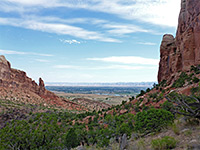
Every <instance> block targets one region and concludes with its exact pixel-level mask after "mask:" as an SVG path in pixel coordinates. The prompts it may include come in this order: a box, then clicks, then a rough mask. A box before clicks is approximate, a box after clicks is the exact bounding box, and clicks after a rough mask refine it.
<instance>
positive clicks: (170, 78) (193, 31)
mask: <svg viewBox="0 0 200 150" xmlns="http://www.w3.org/2000/svg"><path fill="white" fill-rule="evenodd" d="M199 64H200V1H199V0H182V1H181V11H180V14H179V20H178V29H177V33H176V37H175V38H174V37H173V35H169V34H166V35H164V36H163V40H162V43H161V46H160V64H159V72H158V82H159V83H160V82H161V81H163V80H167V82H168V84H170V83H173V82H174V81H175V80H176V79H177V78H178V76H179V75H180V72H182V71H189V70H190V68H191V66H192V65H194V66H196V65H199Z"/></svg>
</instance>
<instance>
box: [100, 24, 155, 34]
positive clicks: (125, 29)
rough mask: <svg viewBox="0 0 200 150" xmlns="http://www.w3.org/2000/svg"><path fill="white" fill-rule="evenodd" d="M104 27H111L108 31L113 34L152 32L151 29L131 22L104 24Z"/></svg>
mask: <svg viewBox="0 0 200 150" xmlns="http://www.w3.org/2000/svg"><path fill="white" fill-rule="evenodd" d="M103 28H107V29H109V30H108V32H109V33H111V34H119V35H124V34H129V33H135V32H152V31H150V30H146V29H143V28H142V27H139V26H136V25H130V24H108V23H107V24H104V25H103Z"/></svg>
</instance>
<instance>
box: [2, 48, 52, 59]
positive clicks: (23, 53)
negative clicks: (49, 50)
mask: <svg viewBox="0 0 200 150" xmlns="http://www.w3.org/2000/svg"><path fill="white" fill-rule="evenodd" d="M0 54H2V55H5V54H7V55H37V56H46V57H50V56H53V55H51V54H42V53H33V52H21V51H12V50H2V49H0Z"/></svg>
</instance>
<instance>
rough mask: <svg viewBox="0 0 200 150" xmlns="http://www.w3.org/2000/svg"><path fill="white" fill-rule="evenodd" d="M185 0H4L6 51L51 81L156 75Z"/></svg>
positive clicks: (1, 45)
mask: <svg viewBox="0 0 200 150" xmlns="http://www.w3.org/2000/svg"><path fill="white" fill-rule="evenodd" d="M179 10H180V0H51V1H49V0H1V1H0V54H2V55H5V56H6V58H7V59H8V60H9V61H10V62H11V64H12V67H13V68H17V69H20V70H24V71H26V72H27V74H28V76H29V77H31V78H33V79H34V80H36V81H37V80H38V78H39V77H42V78H43V79H44V80H45V81H46V82H142V81H146V82H147V81H156V80H157V71H158V62H159V55H160V54H159V47H160V43H161V40H162V36H163V34H165V33H171V34H173V35H175V33H176V27H177V22H178V14H179Z"/></svg>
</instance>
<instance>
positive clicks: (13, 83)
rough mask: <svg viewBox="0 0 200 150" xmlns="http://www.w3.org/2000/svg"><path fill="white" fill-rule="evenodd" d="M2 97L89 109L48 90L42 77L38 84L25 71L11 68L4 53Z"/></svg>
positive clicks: (0, 72) (0, 62)
mask: <svg viewBox="0 0 200 150" xmlns="http://www.w3.org/2000/svg"><path fill="white" fill-rule="evenodd" d="M0 99H8V100H13V101H18V102H22V103H28V104H42V105H44V106H49V105H54V106H58V107H62V108H66V109H69V110H87V109H86V108H84V107H82V106H80V105H78V104H76V103H73V102H71V101H68V100H66V99H61V98H60V97H58V96H56V95H55V94H54V93H52V92H50V91H48V90H46V89H45V85H44V81H43V80H42V79H41V78H40V79H39V85H38V84H37V83H36V82H35V81H33V80H32V79H31V78H29V77H27V75H26V73H25V72H24V71H20V70H16V69H13V68H11V65H10V63H9V62H8V61H7V60H6V58H5V57H4V56H2V55H0Z"/></svg>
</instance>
